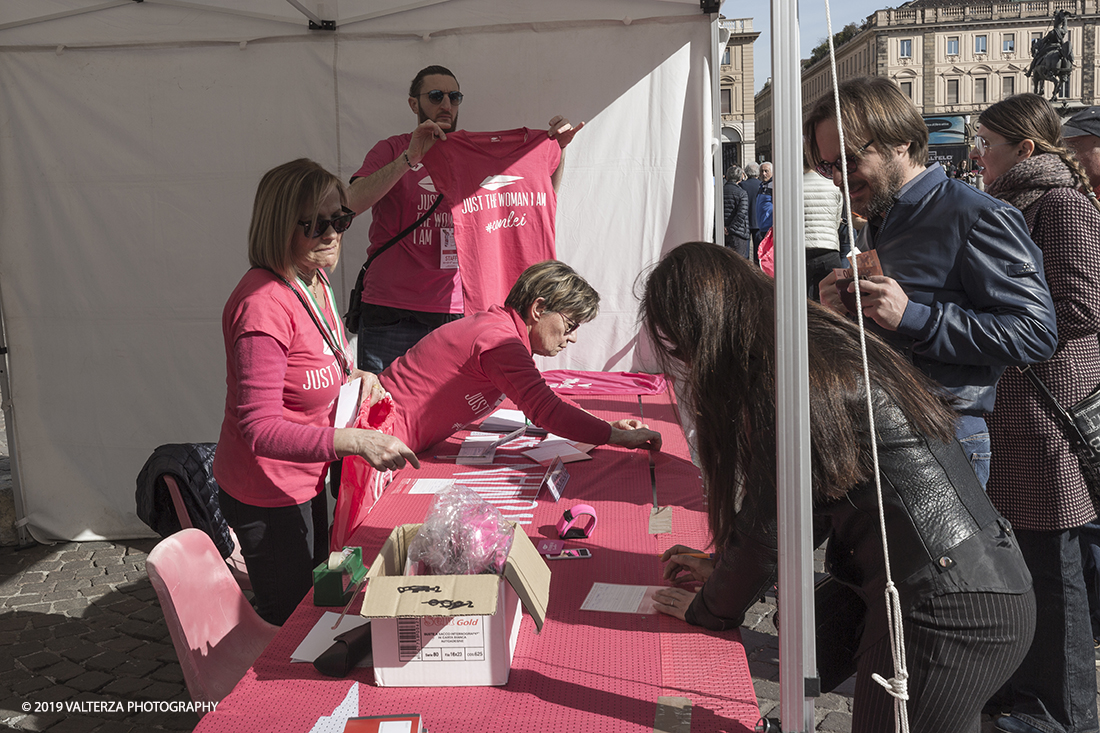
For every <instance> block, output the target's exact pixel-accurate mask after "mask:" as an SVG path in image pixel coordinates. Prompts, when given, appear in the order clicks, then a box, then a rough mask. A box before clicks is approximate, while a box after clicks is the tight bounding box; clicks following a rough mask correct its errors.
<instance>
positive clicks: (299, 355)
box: [214, 269, 344, 507]
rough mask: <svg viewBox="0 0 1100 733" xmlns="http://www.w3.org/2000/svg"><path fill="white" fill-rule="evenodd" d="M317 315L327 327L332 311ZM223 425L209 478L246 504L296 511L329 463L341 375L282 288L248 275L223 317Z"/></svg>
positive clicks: (264, 275) (260, 274) (270, 278)
mask: <svg viewBox="0 0 1100 733" xmlns="http://www.w3.org/2000/svg"><path fill="white" fill-rule="evenodd" d="M324 310H325V311H326V316H327V317H328V320H329V321H330V326H333V327H335V328H342V326H341V325H340V324H339V322H338V321H337V322H336V323H332V322H331V321H332V320H333V318H334V316H333V314H332V308H331V307H330V306H329V304H328V303H327V302H326V304H325V308H324ZM222 336H223V338H224V339H225V353H226V378H225V383H226V396H225V417H224V419H223V421H222V429H221V436H220V437H219V439H218V450H217V452H216V453H215V455H214V478H215V479H217V481H218V485H219V486H221V487H222V489H224V490H225V491H226V493H228V494H229V495H230V496H232V497H233V498H235V499H237V500H238V501H240V502H243V503H245V504H250V505H252V506H263V507H280V506H293V505H295V504H303V503H305V502H307V501H310V500H311V499H313V498H314V497H316V496H317V494H318V493H320V492H321V491H322V490H323V489H324V485H325V470H326V468H327V466H328V464H329V462H331V461H334V460H336V450H335V448H334V447H333V438H334V434H335V432H336V429H335V427H333V420H334V418H335V411H336V399H337V397H338V396H339V392H340V385H341V384H342V383H343V381H344V379H343V371H342V369H341V367H340V364H339V362H338V361H337V359H336V357H335V356H333V354H332V352H331V351H330V350H329V349H328V348H327V347H326V346H325V343H324V340H323V339H322V337H321V333H320V331H318V330H317V326H316V325H315V324H314V323H313V321H312V320H311V319H310V317H309V314H308V313H307V312H306V310H305V308H303V306H302V303H301V302H300V301H299V300H298V298H297V297H296V296H295V295H294V293H293V292H291V291H290V290H289V289H288V288H287V287H286V285H284V284H283V283H282V282H280V281H279V280H278V278H276V277H275V276H274V275H272V274H271V273H270V272H268V271H267V270H261V269H253V270H249V271H248V272H247V273H246V274H245V276H244V277H243V278H241V282H240V283H239V284H238V285H237V287H236V289H235V290H234V291H233V293H232V294H231V295H230V296H229V300H228V302H227V303H226V304H225V310H224V311H223V312H222Z"/></svg>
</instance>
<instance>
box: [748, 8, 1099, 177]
mask: <svg viewBox="0 0 1100 733" xmlns="http://www.w3.org/2000/svg"><path fill="white" fill-rule="evenodd" d="M1057 10H1064V11H1066V12H1068V13H1069V14H1070V18H1069V35H1068V38H1069V41H1070V45H1071V48H1072V50H1073V55H1074V70H1073V73H1072V74H1071V75H1070V78H1069V81H1068V84H1067V86H1066V88H1064V89H1063V90H1062V91H1063V94H1062V96H1063V97H1064V99H1063V100H1062V101H1061V102H1060V103H1059V105H1060V109H1061V110H1062V111H1063V112H1064V113H1065V114H1067V115H1068V114H1072V113H1073V112H1074V111H1075V110H1078V109H1081V108H1083V107H1088V106H1092V105H1095V104H1100V90H1098V88H1097V87H1098V85H1097V77H1098V71H1100V57H1098V55H1097V41H1098V36H1100V22H1098V21H1100V0H1031V1H1025V2H1004V3H977V2H973V1H972V0H971V1H968V0H913V2H909V3H906V4H904V5H902V6H900V7H898V8H892V9H887V10H878V11H876V12H875V13H873V14H872V15H870V16H869V17H868V18H867V20H866V21H865V22H864V24H863V28H862V30H861V31H860V32H859V33H858V34H857V35H856V36H854V37H853V38H851V39H850V40H849V41H848V42H847V43H845V44H844V45H842V46H840V47H839V48H837V49H836V63H837V78H838V79H839V80H840V81H844V80H845V79H849V78H852V77H856V76H885V77H888V78H890V79H892V80H894V82H896V83H897V84H898V86H899V87H901V90H902V91H903V92H904V93H905V94H906V95H907V96H909V98H910V99H912V100H913V103H914V104H915V105H917V107H919V108H920V110H921V113H922V114H923V115H924V116H925V117H933V116H937V115H940V116H951V115H957V116H961V117H963V118H964V119H966V136H967V138H968V139H969V137H970V136H971V135H972V133H973V129H972V128H973V125H974V124H976V118H977V115H978V114H979V113H980V112H981V111H982V110H984V109H985V108H986V107H988V106H989V105H991V104H993V103H994V102H998V101H1000V100H1002V99H1004V98H1005V97H1009V96H1011V95H1013V94H1018V93H1020V92H1026V91H1032V82H1031V79H1030V78H1028V77H1027V76H1026V75H1025V72H1026V71H1027V69H1028V67H1029V66H1030V64H1031V43H1032V40H1033V39H1039V38H1043V37H1044V36H1045V35H1046V34H1047V33H1048V32H1049V31H1050V30H1051V26H1052V22H1053V17H1054V13H1055V11H1057ZM1052 91H1053V89H1052V85H1051V84H1050V83H1048V84H1047V85H1046V86H1045V91H1044V96H1046V97H1047V98H1049V97H1050V95H1051V92H1052ZM829 93H832V77H831V70H830V63H829V58H828V56H826V57H825V58H823V59H820V60H819V61H817V62H816V63H814V64H812V65H810V66H808V67H807V68H805V69H804V70H803V72H802V106H803V110H804V111H808V110H809V108H810V107H811V106H812V105H813V104H814V103H815V102H816V101H817V100H818V99H819V98H820V97H821V96H822V95H824V94H829ZM770 94H771V90H770V87H768V88H765V89H764V90H763V91H761V92H760V94H758V95H757V98H756V110H757V122H756V126H757V140H758V145H757V147H758V151H759V152H760V153H763V154H765V155H766V154H767V153H768V149H769V148H770V142H769V140H770V136H768V138H769V139H768V140H766V139H765V131H766V130H768V129H770V127H771V124H770V120H768V121H765V120H762V119H761V113H762V110H768V114H769V115H770V107H771V105H770V104H769V103H768V100H767V99H764V98H763V97H764V96H765V95H767V97H768V98H770ZM1063 103H1064V107H1062V106H1061V105H1062V104H1063Z"/></svg>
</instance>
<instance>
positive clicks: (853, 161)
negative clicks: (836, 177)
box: [814, 140, 875, 180]
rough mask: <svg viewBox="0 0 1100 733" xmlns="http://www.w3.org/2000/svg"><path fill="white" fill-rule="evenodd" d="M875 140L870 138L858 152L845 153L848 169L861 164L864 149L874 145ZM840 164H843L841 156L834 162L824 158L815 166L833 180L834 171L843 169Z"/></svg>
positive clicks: (816, 169)
mask: <svg viewBox="0 0 1100 733" xmlns="http://www.w3.org/2000/svg"><path fill="white" fill-rule="evenodd" d="M874 142H875V141H874V140H868V141H867V144H866V145H864V146H863V147H862V148H860V149H859V150H857V151H856V152H854V153H852V154H851V155H845V156H844V158H845V160H846V161H847V163H848V170H852V169H853V168H855V167H856V166H858V165H859V161H860V160H861V159H862V156H863V153H864V151H866V150H867V148H869V147H871V145H873V144H874ZM840 166H841V163H840V158H837V159H836V160H834V161H832V162H830V161H827V160H823V161H821V162H820V163H818V164H817V165H815V166H814V170H815V171H817V172H818V173H820V174H821V175H823V176H825V177H826V178H828V179H829V180H832V179H833V171H838V170H841V167H840Z"/></svg>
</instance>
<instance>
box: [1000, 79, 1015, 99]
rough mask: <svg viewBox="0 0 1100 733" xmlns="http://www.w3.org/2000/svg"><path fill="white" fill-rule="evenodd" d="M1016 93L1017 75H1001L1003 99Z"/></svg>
mask: <svg viewBox="0 0 1100 733" xmlns="http://www.w3.org/2000/svg"><path fill="white" fill-rule="evenodd" d="M1015 93H1016V77H1014V76H1002V77H1001V99H1008V98H1009V97H1011V96H1012V95H1013V94H1015Z"/></svg>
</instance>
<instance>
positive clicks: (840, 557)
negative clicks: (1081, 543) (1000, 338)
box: [642, 242, 1035, 733]
mask: <svg viewBox="0 0 1100 733" xmlns="http://www.w3.org/2000/svg"><path fill="white" fill-rule="evenodd" d="M642 309H643V313H644V316H645V320H646V329H647V331H648V333H649V335H650V337H651V341H652V343H653V344H654V346H655V349H656V351H657V355H658V358H659V359H660V360H661V362H662V363H663V365H664V366H665V367H666V369H665V371H666V372H669V371H671V372H678V373H680V374H682V375H683V376H682V382H681V383H682V385H683V387H684V388H685V389H683V390H681V395H682V397H683V398H684V400H685V403H686V406H687V410H688V411H689V413H688V414H690V415H692V417H693V418H694V420H695V426H696V436H697V438H696V446H697V451H698V455H699V464H700V468H701V469H702V473H703V483H704V487H705V490H706V494H707V513H708V519H709V524H710V530H711V535H712V537H713V540H714V546H715V547H716V548H719V551H720V553H719V556H718V558H717V559H716V560H710V559H706V558H698V557H692V556H690V555H689V554H687V553H691V552H694V551H693V550H690V549H689V548H684V547H681V546H676V547H673V548H671V549H670V550H669V551H668V552H666V553H665V555H664V558H663V559H665V560H668V561H669V565H668V567H666V569H665V577H666V578H669V579H673V578H675V576H677V575H679V573H680V572H681V571H687V572H688V573H689V575H690V579H691V580H693V581H705V582H704V583H703V586H702V588H700V589H699V590H698V591H697V592H695V591H692V590H689V589H687V588H665V589H663V590H661V591H659V592H658V593H657V594H656V596H655V600H656V601H657V602H658V605H657V609H658V610H659V611H662V612H663V613H667V614H670V615H673V616H676V617H678V618H682V619H684V620H686V621H688V622H689V623H692V624H697V625H700V626H704V627H706V628H708V629H734V628H737V627H738V626H740V625H741V623H742V622H743V621H744V618H745V612H746V611H747V610H748V608H749V607H751V606H752V604H753V603H755V602H756V600H757V599H758V598H760V596H762V595H763V594H764V592H765V591H767V589H768V588H770V587H771V584H772V582H773V581H774V577H775V572H776V566H777V563H778V552H777V547H776V530H777V525H778V517H777V516H776V470H777V467H776V462H775V461H776V453H775V451H776V441H777V440H778V439H779V436H777V435H776V432H775V427H776V423H775V419H776V404H775V386H776V381H775V377H776V362H775V348H776V322H775V313H776V311H775V283H774V281H773V280H772V279H771V278H769V277H768V276H767V275H765V274H764V273H763V272H761V271H760V270H758V269H756V268H754V267H753V266H752V265H750V264H749V263H748V262H747V261H746V260H744V259H743V258H741V257H738V256H737V255H736V254H734V253H732V252H730V251H729V250H726V249H725V248H722V247H715V246H714V245H712V244H707V243H705V242H690V243H688V244H684V245H681V246H680V247H677V248H676V249H674V250H673V251H672V252H670V253H669V254H667V255H666V256H665V257H664V258H663V259H662V260H661V263H660V264H659V265H657V267H656V268H655V269H654V270H653V272H652V273H651V274H650V276H649V279H648V281H647V283H646V289H645V297H644V299H643V302H642ZM807 316H808V318H807V333H808V344H809V354H808V358H809V380H810V381H809V414H810V439H811V450H810V457H811V462H812V465H811V478H812V480H813V486H812V491H813V519H814V529H815V531H814V539H815V541H816V542H817V543H821V542H823V541H824V540H826V539H827V540H828V543H829V544H828V550H827V555H826V559H825V565H826V568H827V569H828V571H829V577H828V578H827V579H826V580H825V581H824V583H822V584H821V587H820V588H819V589H817V592H816V593H815V595H816V599H817V601H818V603H817V605H818V613H819V614H820V615H819V617H818V634H817V649H818V670H819V676H820V678H821V683H822V689H823V690H825V691H828V690H830V689H832V688H834V687H835V686H836V685H837V684H839V683H841V682H843V681H844V680H846V679H848V677H850V676H851V675H852V674H853V673H854V674H855V675H856V686H855V700H854V704H853V707H852V731H853V732H854V733H881V732H882V731H888V730H893V729H894V701H893V699H892V698H891V697H890V696H889V695H888V694H887V692H886V691H885V690H884V689H883V687H881V686H880V685H879V684H878V683H876V682H875V681H874V679H873V678H872V674H873V673H878V674H880V675H882V676H883V677H885V678H891V677H893V676H894V675H893V673H892V669H893V663H892V659H891V648H890V641H889V634H888V631H889V628H890V627H889V624H888V623H887V617H886V599H885V596H884V592H885V589H886V585H887V584H886V566H885V560H884V556H883V547H882V541H881V539H880V533H879V511H878V501H877V494H876V487H875V481H874V475H875V474H874V464H873V463H872V460H871V458H872V452H871V444H870V440H869V439H868V438H869V436H870V435H871V434H872V432H871V430H870V424H869V420H868V416H867V390H866V388H865V386H864V380H863V365H862V358H861V351H860V339H859V332H858V330H857V327H856V326H855V325H854V324H853V323H851V322H849V321H848V320H847V319H846V318H843V317H841V316H839V315H837V314H835V313H833V312H832V311H829V310H828V309H826V308H824V307H822V306H820V305H818V304H817V303H814V302H813V301H809V305H808V311H807ZM867 361H868V370H869V373H870V381H871V397H872V399H873V400H874V403H875V424H874V432H873V434H874V436H875V439H876V445H877V452H878V459H879V466H878V468H879V471H880V475H881V476H882V482H881V488H882V503H883V506H884V514H885V520H884V523H885V528H886V534H887V537H888V538H889V542H890V548H889V549H890V568H891V571H892V579H893V581H894V583H895V584H896V588H897V591H898V594H899V596H900V599H899V602H900V610H901V622H902V626H903V628H904V631H905V659H906V660H907V669H908V694H909V703H908V712H909V725H910V728H909V729H910V730H911V731H912V732H913V733H974V732H975V731H977V730H978V724H979V718H980V713H981V708H982V704H983V703H984V701H985V700H986V699H987V698H988V697H989V695H991V694H992V693H993V692H994V691H995V690H996V689H997V688H998V687H999V686H1000V685H1001V684H1002V683H1003V682H1004V681H1005V680H1006V679H1008V676H1009V675H1010V674H1011V672H1012V670H1013V669H1015V668H1016V665H1017V664H1019V662H1020V660H1021V659H1022V658H1023V656H1024V654H1025V653H1026V652H1027V649H1028V645H1029V643H1030V641H1031V633H1032V629H1033V626H1034V624H1035V599H1034V597H1033V596H1032V593H1031V579H1030V577H1029V576H1028V572H1027V567H1026V565H1025V563H1024V559H1023V557H1022V556H1021V555H1020V550H1019V548H1018V547H1017V546H1016V544H1015V543H1014V542H1013V540H1012V536H1011V528H1010V527H1009V524H1008V522H1006V521H1005V520H1004V519H1003V518H1002V517H1001V516H999V515H998V514H997V512H996V511H995V510H994V508H993V506H992V505H991V504H990V503H989V499H988V498H987V497H986V495H985V492H983V491H982V487H981V484H980V483H978V478H977V476H975V475H974V470H973V469H972V468H971V466H970V462H969V460H968V458H967V456H966V455H965V454H964V453H963V450H962V448H961V446H960V445H959V443H958V441H957V440H955V437H954V431H955V420H956V416H955V413H954V412H953V411H952V409H951V406H950V402H949V397H948V396H946V395H945V394H944V392H943V390H942V388H941V387H940V386H938V385H936V384H934V383H933V382H931V381H930V380H929V379H928V378H927V377H925V376H924V375H923V374H922V373H921V372H919V371H918V370H917V369H915V368H914V367H913V366H911V365H910V364H909V363H908V362H906V361H905V358H904V357H903V356H902V355H900V354H899V353H897V352H896V351H894V350H893V349H891V348H890V347H889V346H887V345H886V344H885V343H884V342H883V341H882V340H881V339H878V338H876V337H875V336H874V335H872V334H867ZM808 590H809V589H807V591H808ZM826 599H827V602H823V601H824V600H826ZM826 612H827V613H826ZM782 633H783V627H782V626H780V634H782Z"/></svg>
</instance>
